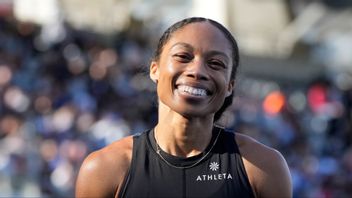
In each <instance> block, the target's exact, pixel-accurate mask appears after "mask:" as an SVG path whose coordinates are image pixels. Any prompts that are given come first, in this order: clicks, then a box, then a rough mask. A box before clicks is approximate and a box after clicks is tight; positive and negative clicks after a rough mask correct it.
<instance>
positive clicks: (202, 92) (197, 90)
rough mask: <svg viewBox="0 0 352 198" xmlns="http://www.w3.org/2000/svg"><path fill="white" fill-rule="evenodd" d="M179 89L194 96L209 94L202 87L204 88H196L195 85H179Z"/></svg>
mask: <svg viewBox="0 0 352 198" xmlns="http://www.w3.org/2000/svg"><path fill="white" fill-rule="evenodd" d="M178 90H179V91H181V92H183V93H187V94H190V95H193V96H206V95H207V90H205V89H202V88H195V87H190V86H187V85H180V86H178Z"/></svg>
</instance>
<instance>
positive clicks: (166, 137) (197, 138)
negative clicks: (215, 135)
mask: <svg viewBox="0 0 352 198" xmlns="http://www.w3.org/2000/svg"><path fill="white" fill-rule="evenodd" d="M159 115H160V116H159V121H158V124H157V126H156V127H155V134H154V135H155V139H156V141H157V144H158V145H159V147H160V148H161V149H162V150H163V151H164V152H167V153H169V154H171V155H174V156H180V157H191V156H194V155H197V154H199V153H201V152H203V151H204V150H205V148H206V147H207V146H208V144H209V142H210V140H211V137H212V129H213V119H212V117H202V118H198V117H197V118H186V117H184V116H182V115H180V114H177V113H176V112H169V113H167V114H159Z"/></svg>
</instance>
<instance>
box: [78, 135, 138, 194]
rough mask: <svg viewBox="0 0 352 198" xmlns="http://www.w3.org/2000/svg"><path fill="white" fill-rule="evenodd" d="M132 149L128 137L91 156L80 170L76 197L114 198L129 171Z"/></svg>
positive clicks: (130, 138) (130, 137)
mask: <svg viewBox="0 0 352 198" xmlns="http://www.w3.org/2000/svg"><path fill="white" fill-rule="evenodd" d="M132 147H133V137H132V136H128V137H125V138H122V139H121V140H118V141H116V142H114V143H112V144H110V145H108V146H106V147H104V148H102V149H100V150H98V151H95V152H92V153H91V154H89V155H88V156H87V157H86V159H85V160H84V161H83V163H82V166H81V168H80V170H79V174H78V177H77V182H76V196H77V197H87V196H90V197H95V196H98V197H105V196H110V197H113V196H114V194H115V193H116V190H117V189H118V188H119V186H120V184H121V183H122V181H123V179H124V177H125V174H126V173H127V171H128V169H129V166H130V163H131V159H132Z"/></svg>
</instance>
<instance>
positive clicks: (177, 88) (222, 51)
mask: <svg viewBox="0 0 352 198" xmlns="http://www.w3.org/2000/svg"><path fill="white" fill-rule="evenodd" d="M231 50H232V48H231V45H230V43H229V41H228V40H227V38H226V37H225V35H224V34H223V33H222V32H221V31H220V30H219V29H217V28H216V27H215V26H213V25H211V24H210V23H209V22H196V23H191V24H188V25H186V26H184V27H182V28H181V29H179V30H176V31H175V32H174V33H173V34H172V36H171V38H170V39H169V41H168V42H167V43H166V44H165V45H164V47H163V50H162V53H161V55H160V58H159V60H158V61H157V62H152V64H151V67H150V76H151V78H152V79H153V80H154V81H157V93H158V97H159V102H161V103H163V104H164V105H166V106H168V107H169V108H170V109H171V110H173V111H175V112H177V113H179V114H181V115H183V116H186V117H204V116H209V115H212V114H214V113H215V112H216V111H217V110H218V109H220V107H221V106H222V104H223V102H224V99H225V97H226V96H229V95H230V94H231V92H232V88H233V83H234V82H233V80H230V73H231V70H232V65H233V61H232V56H231V54H232V51H231Z"/></svg>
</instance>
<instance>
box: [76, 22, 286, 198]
mask: <svg viewBox="0 0 352 198" xmlns="http://www.w3.org/2000/svg"><path fill="white" fill-rule="evenodd" d="M238 62H239V55H238V48H237V43H236V41H235V40H234V38H233V37H232V35H231V33H230V32H229V31H228V30H227V29H226V28H224V27H223V26H222V25H221V24H219V23H217V22H215V21H213V20H210V19H204V18H188V19H184V20H182V21H180V22H178V23H176V24H174V25H173V26H171V27H170V28H169V29H168V30H166V32H165V33H164V34H163V36H162V37H161V39H160V41H159V44H158V47H157V50H156V52H155V55H154V59H153V61H152V63H151V65H150V78H151V79H152V80H153V81H154V82H155V83H156V85H157V94H158V99H159V107H158V108H159V111H158V114H159V118H158V123H157V125H156V126H155V128H154V129H151V130H148V131H146V132H144V133H141V134H139V135H136V136H133V137H132V136H130V137H126V138H124V139H121V140H119V141H117V142H115V143H113V144H111V145H109V146H107V147H105V148H103V149H101V150H99V151H96V152H94V153H92V154H90V155H89V156H88V157H87V158H86V159H85V161H84V163H83V165H82V167H81V170H80V172H79V176H78V179H77V186H76V196H77V197H270V198H272V197H280V198H281V197H291V193H292V188H291V181H290V174H289V170H288V167H287V164H286V162H285V160H284V158H283V157H282V156H281V154H280V153H279V152H277V151H275V150H273V149H271V148H268V147H266V146H264V145H262V144H260V143H258V142H256V141H255V140H253V139H252V138H250V137H247V136H245V135H241V134H237V133H236V134H234V133H230V132H227V131H225V130H224V129H223V128H221V127H218V126H216V125H215V124H214V123H215V121H216V120H217V119H218V118H219V117H220V116H221V114H222V112H223V111H224V110H225V109H226V107H227V106H229V105H230V104H231V102H232V96H233V88H234V83H235V74H236V69H237V66H238Z"/></svg>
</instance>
